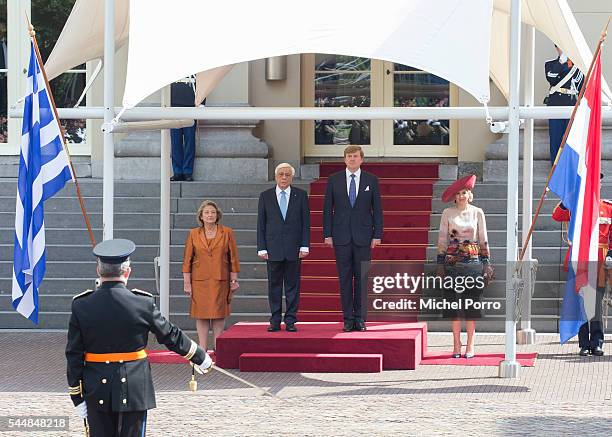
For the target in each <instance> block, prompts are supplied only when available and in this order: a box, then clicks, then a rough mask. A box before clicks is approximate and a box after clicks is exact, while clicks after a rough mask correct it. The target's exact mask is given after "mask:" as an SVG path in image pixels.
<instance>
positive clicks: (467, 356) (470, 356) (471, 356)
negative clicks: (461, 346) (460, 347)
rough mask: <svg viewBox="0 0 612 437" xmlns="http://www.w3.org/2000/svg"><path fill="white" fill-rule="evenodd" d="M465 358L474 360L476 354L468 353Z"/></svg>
mask: <svg viewBox="0 0 612 437" xmlns="http://www.w3.org/2000/svg"><path fill="white" fill-rule="evenodd" d="M464 358H466V359H468V360H469V359H470V358H474V352H466V353H465V355H464Z"/></svg>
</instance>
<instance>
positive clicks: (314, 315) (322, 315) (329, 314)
mask: <svg viewBox="0 0 612 437" xmlns="http://www.w3.org/2000/svg"><path fill="white" fill-rule="evenodd" d="M297 317H298V320H299V321H300V322H329V321H338V322H341V321H342V311H331V310H325V311H311V310H303V309H301V308H300V310H299V311H298V316H297Z"/></svg>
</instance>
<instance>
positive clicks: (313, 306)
mask: <svg viewBox="0 0 612 437" xmlns="http://www.w3.org/2000/svg"><path fill="white" fill-rule="evenodd" d="M300 306H304V307H306V308H308V309H310V310H311V311H327V310H331V311H340V310H341V308H340V293H308V292H302V291H301V292H300Z"/></svg>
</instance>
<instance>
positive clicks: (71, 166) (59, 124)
mask: <svg viewBox="0 0 612 437" xmlns="http://www.w3.org/2000/svg"><path fill="white" fill-rule="evenodd" d="M26 20H27V21H28V30H29V32H30V38H31V39H32V44H34V51H35V52H36V59H38V64H39V65H40V71H41V73H42V75H43V78H44V79H45V84H46V85H47V94H48V95H49V100H50V103H51V107H52V108H53V113H54V114H55V119H56V120H57V124H58V126H59V129H60V133H61V137H62V138H61V141H62V147H63V149H64V152H65V153H66V156H67V157H68V163H69V164H70V172H71V173H72V180H73V181H74V186H75V187H76V192H77V197H78V199H79V204H80V205H81V211H82V212H83V218H84V219H85V225H86V226H87V231H88V232H89V239H90V241H91V246H92V247H95V245H96V239H95V237H94V234H93V231H92V229H91V223H90V222H89V216H88V215H87V211H86V210H85V202H84V201H83V196H82V194H81V188H80V186H79V181H78V179H77V175H76V171H75V170H74V165H73V164H72V158H71V157H70V151H69V150H68V144H66V137H65V135H64V128H63V127H62V125H61V123H60V118H59V115H58V113H57V108H56V106H55V100H54V99H53V93H52V92H51V86H50V85H49V79H47V72H46V71H45V66H44V64H43V62H42V57H41V56H40V50H39V49H38V42H37V41H36V32H35V31H34V27H33V26H32V24H31V23H30V19H29V18H28V16H27V14H26Z"/></svg>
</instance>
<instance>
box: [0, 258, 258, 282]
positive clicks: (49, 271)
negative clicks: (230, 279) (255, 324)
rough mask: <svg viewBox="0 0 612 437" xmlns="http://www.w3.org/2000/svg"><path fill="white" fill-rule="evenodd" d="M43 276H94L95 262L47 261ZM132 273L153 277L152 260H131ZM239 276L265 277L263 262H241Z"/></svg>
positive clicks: (4, 267) (173, 268)
mask: <svg viewBox="0 0 612 437" xmlns="http://www.w3.org/2000/svg"><path fill="white" fill-rule="evenodd" d="M46 266H47V267H46V273H45V278H94V277H95V275H96V264H95V262H94V261H93V260H92V261H70V262H66V261H47V264H46ZM131 267H132V275H133V277H134V278H135V279H138V278H155V271H154V266H153V262H137V261H136V262H132V263H131ZM182 267H183V263H182V262H171V263H170V277H171V278H182V277H183V276H182ZM12 272H13V261H12V260H11V261H0V278H11V277H12ZM240 277H241V278H243V279H266V278H267V277H268V274H267V269H266V264H265V263H264V262H241V263H240Z"/></svg>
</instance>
